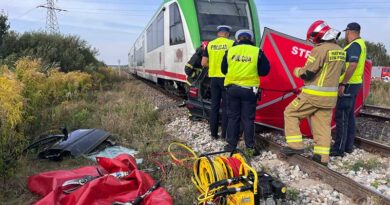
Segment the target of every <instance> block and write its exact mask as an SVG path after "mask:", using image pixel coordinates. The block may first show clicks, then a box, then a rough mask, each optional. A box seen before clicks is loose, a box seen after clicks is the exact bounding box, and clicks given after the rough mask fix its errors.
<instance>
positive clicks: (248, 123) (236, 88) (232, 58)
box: [221, 30, 270, 156]
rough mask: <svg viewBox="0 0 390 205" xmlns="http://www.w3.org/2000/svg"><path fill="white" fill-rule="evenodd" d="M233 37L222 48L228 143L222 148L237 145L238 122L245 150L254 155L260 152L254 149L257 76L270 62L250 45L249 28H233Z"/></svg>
mask: <svg viewBox="0 0 390 205" xmlns="http://www.w3.org/2000/svg"><path fill="white" fill-rule="evenodd" d="M236 39H237V44H236V45H235V46H233V47H232V48H230V49H229V50H228V51H227V52H226V54H225V56H224V57H223V61H222V67H221V70H222V73H224V74H226V77H225V84H224V85H225V87H226V90H227V115H228V130H227V143H228V144H227V145H226V146H225V147H224V150H226V151H231V150H233V149H235V148H236V147H237V143H238V140H239V133H240V124H241V122H242V124H243V128H244V139H245V146H246V148H247V150H248V152H247V153H249V155H252V156H257V155H259V154H260V153H259V151H258V150H257V149H255V140H254V120H255V114H256V105H257V99H258V96H257V95H258V89H259V85H260V78H259V76H266V75H267V74H268V73H269V70H270V66H269V62H268V59H267V57H266V56H265V55H264V53H263V52H262V50H260V48H258V47H256V46H254V43H253V41H252V40H253V32H252V31H251V30H239V31H237V33H236Z"/></svg>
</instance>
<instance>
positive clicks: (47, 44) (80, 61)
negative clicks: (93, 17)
mask: <svg viewBox="0 0 390 205" xmlns="http://www.w3.org/2000/svg"><path fill="white" fill-rule="evenodd" d="M97 54H98V51H97V50H96V49H94V48H92V47H91V46H90V45H88V43H87V42H86V41H85V40H82V39H80V37H78V36H74V35H62V34H48V33H46V32H42V31H34V32H25V33H22V34H21V33H17V32H15V31H12V30H10V25H9V22H8V17H7V16H5V15H0V65H1V64H2V65H8V66H9V67H14V64H15V62H16V61H17V60H18V59H20V58H21V57H25V56H29V57H32V58H37V59H38V58H39V59H40V60H41V61H42V63H43V64H45V65H47V67H48V68H49V67H51V68H52V67H58V68H60V70H61V71H63V72H69V71H75V70H81V71H91V70H94V69H97V68H98V67H101V66H103V65H104V63H102V62H100V61H99V60H97V59H96V57H95V56H96V55H97Z"/></svg>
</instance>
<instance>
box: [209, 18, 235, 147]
mask: <svg viewBox="0 0 390 205" xmlns="http://www.w3.org/2000/svg"><path fill="white" fill-rule="evenodd" d="M231 29H232V28H231V27H230V26H226V25H221V26H218V27H217V31H218V33H217V38H216V39H214V40H212V41H210V42H209V44H208V45H207V47H206V49H205V51H204V53H203V58H202V66H203V67H205V68H206V67H208V68H209V71H208V75H209V77H210V79H211V85H210V87H211V111H210V119H209V124H210V131H211V137H212V138H213V139H218V138H219V135H218V124H219V109H220V106H221V100H222V117H221V119H222V120H221V128H222V129H221V131H222V138H226V127H227V116H226V90H225V87H224V86H223V83H224V80H225V75H224V74H223V73H222V72H221V63H222V58H223V55H225V51H226V50H228V49H229V48H230V47H232V45H233V43H234V41H233V40H230V39H229V36H230V30H231Z"/></svg>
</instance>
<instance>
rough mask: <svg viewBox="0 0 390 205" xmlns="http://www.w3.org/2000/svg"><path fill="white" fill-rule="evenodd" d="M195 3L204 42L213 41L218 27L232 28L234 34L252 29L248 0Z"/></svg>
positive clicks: (203, 0) (198, 1) (216, 0)
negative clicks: (226, 26)
mask: <svg viewBox="0 0 390 205" xmlns="http://www.w3.org/2000/svg"><path fill="white" fill-rule="evenodd" d="M195 2H196V8H197V14H198V22H199V28H200V35H201V40H202V41H209V40H213V39H214V38H215V37H216V28H217V26H218V25H222V24H225V25H229V26H231V27H232V34H234V33H235V32H236V31H237V30H240V29H250V25H249V24H250V23H249V22H250V21H249V18H250V15H248V12H247V8H249V7H248V0H224V1H221V0H213V1H209V0H196V1H195ZM231 36H232V37H233V36H234V35H231Z"/></svg>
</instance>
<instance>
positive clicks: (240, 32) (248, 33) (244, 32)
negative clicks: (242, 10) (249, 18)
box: [235, 29, 253, 40]
mask: <svg viewBox="0 0 390 205" xmlns="http://www.w3.org/2000/svg"><path fill="white" fill-rule="evenodd" d="M242 35H246V36H248V37H249V38H250V39H251V40H253V32H252V31H251V30H248V29H241V30H238V31H237V32H236V36H235V37H236V40H238V38H239V37H240V36H242Z"/></svg>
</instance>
